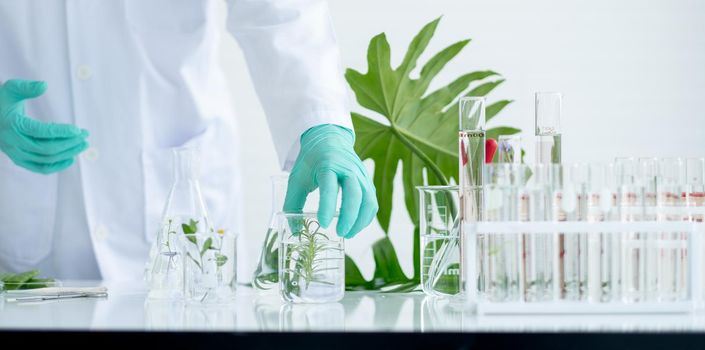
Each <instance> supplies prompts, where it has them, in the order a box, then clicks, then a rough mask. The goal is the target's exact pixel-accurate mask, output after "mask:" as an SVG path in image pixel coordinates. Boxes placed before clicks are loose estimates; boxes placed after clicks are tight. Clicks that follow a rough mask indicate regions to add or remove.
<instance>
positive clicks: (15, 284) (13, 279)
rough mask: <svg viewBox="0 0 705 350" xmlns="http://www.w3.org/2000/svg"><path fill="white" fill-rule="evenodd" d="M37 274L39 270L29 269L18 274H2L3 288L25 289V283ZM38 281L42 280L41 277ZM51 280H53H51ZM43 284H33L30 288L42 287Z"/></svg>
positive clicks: (29, 281)
mask: <svg viewBox="0 0 705 350" xmlns="http://www.w3.org/2000/svg"><path fill="white" fill-rule="evenodd" d="M38 275H39V270H31V271H26V272H22V273H18V274H11V273H7V274H3V276H2V282H3V283H5V286H4V289H5V290H15V289H25V288H26V284H27V283H31V281H32V280H33V279H35V278H36V277H37V276H38ZM39 281H40V282H43V281H42V280H41V279H40V280H39ZM52 281H53V280H52ZM43 286H44V285H42V284H39V285H33V286H31V288H38V287H43Z"/></svg>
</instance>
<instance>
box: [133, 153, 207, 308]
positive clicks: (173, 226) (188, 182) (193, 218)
mask: <svg viewBox="0 0 705 350" xmlns="http://www.w3.org/2000/svg"><path fill="white" fill-rule="evenodd" d="M173 152H174V157H173V159H174V184H173V185H172V186H171V190H170V191H169V197H168V198H167V201H166V205H165V206H164V211H163V213H162V221H161V227H160V228H159V230H158V232H157V239H156V240H154V244H153V245H152V249H151V251H150V263H149V266H148V268H147V275H146V280H147V283H148V288H149V294H148V298H150V299H175V298H181V297H182V296H183V262H182V261H181V258H182V257H181V255H182V253H181V252H182V250H181V242H182V241H183V240H182V239H179V238H180V237H179V235H185V234H196V233H210V232H211V230H210V226H209V224H208V218H207V215H206V207H205V205H204V204H203V199H202V197H201V190H200V187H199V184H198V178H197V175H196V166H197V164H196V163H197V157H196V153H195V152H194V150H192V149H188V148H177V149H174V151H173Z"/></svg>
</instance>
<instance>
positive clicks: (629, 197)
mask: <svg viewBox="0 0 705 350" xmlns="http://www.w3.org/2000/svg"><path fill="white" fill-rule="evenodd" d="M637 168H638V163H637V160H636V159H634V158H618V159H615V170H616V173H617V184H618V195H617V205H618V207H619V215H620V221H622V222H632V221H642V220H643V219H644V213H645V211H644V209H645V203H644V185H643V184H642V182H641V181H642V179H641V177H640V176H639V172H638V170H637ZM619 235H620V236H621V242H620V245H621V247H620V248H621V249H620V250H621V252H620V263H619V266H620V268H621V272H620V275H621V277H620V281H621V286H620V287H621V294H622V300H623V301H625V302H637V301H642V300H643V299H644V296H645V290H644V289H645V282H646V277H645V270H646V264H645V245H644V243H645V241H644V239H643V237H642V236H643V234H641V233H639V232H633V231H626V232H620V233H619Z"/></svg>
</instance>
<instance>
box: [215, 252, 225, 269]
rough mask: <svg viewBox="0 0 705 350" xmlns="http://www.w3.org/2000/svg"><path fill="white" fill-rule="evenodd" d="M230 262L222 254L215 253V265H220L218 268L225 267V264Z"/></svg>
mask: <svg viewBox="0 0 705 350" xmlns="http://www.w3.org/2000/svg"><path fill="white" fill-rule="evenodd" d="M227 262H228V257H227V256H225V255H223V254H220V253H215V263H216V265H218V267H220V266H223V265H225V263H227Z"/></svg>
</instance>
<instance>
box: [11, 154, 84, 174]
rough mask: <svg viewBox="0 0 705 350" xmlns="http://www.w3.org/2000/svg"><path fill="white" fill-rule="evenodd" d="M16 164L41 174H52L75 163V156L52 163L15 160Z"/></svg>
mask: <svg viewBox="0 0 705 350" xmlns="http://www.w3.org/2000/svg"><path fill="white" fill-rule="evenodd" d="M13 161H14V162H15V164H17V165H19V166H21V167H23V168H25V169H27V170H29V171H33V172H35V173H40V174H45V175H47V174H51V173H55V172H58V171H62V170H64V169H66V168H68V167H70V166H71V164H73V161H74V160H73V158H71V159H67V160H63V161H60V162H56V163H52V164H40V163H35V162H31V161H26V160H14V159H13Z"/></svg>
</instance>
